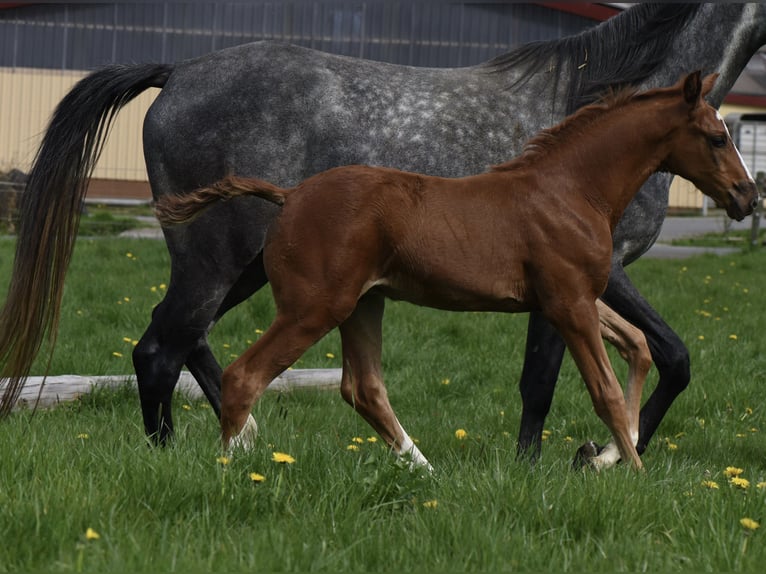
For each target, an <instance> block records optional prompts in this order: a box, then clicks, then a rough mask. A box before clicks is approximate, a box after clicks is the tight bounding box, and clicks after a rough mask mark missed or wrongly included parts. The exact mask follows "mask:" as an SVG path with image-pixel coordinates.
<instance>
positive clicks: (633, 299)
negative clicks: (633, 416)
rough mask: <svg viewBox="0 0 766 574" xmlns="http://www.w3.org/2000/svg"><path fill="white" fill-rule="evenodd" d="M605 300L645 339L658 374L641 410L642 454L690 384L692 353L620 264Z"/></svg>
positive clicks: (614, 270) (609, 285) (640, 436)
mask: <svg viewBox="0 0 766 574" xmlns="http://www.w3.org/2000/svg"><path fill="white" fill-rule="evenodd" d="M602 299H603V300H604V302H605V303H607V304H608V305H609V306H610V307H611V308H612V309H614V311H615V312H617V313H618V314H619V315H620V316H622V317H623V318H624V319H625V320H627V321H629V322H630V323H632V324H633V325H634V326H635V327H637V328H638V329H640V330H641V331H642V332H643V333H644V335H645V336H646V341H647V343H648V345H649V350H650V351H651V353H652V361H654V365H655V367H656V368H657V372H658V373H659V380H658V382H657V386H656V388H655V389H654V391H653V392H652V394H651V396H650V397H649V399H648V400H647V401H646V403H645V404H644V407H643V408H642V409H641V415H640V418H639V432H638V443H637V445H636V448H637V450H638V452H639V453H643V452H644V450H646V446H647V444H648V443H649V441H650V440H651V438H652V436H653V435H654V433H655V432H656V431H657V427H658V426H659V424H660V422H661V421H662V418H663V417H664V416H665V413H667V411H668V409H669V408H670V405H671V404H672V403H673V401H674V400H675V398H676V397H677V396H678V395H679V394H680V393H681V392H682V391H683V390H684V389H685V388H686V387H687V386H688V385H689V380H690V379H691V374H690V370H689V351H688V350H687V348H686V346H685V345H684V343H683V341H682V340H681V339H680V338H679V337H678V335H677V334H676V333H675V332H674V331H673V330H672V329H671V328H670V327H669V326H668V324H667V323H666V322H665V321H664V320H663V319H662V317H660V315H659V314H658V313H657V311H655V310H654V309H653V308H652V307H651V305H649V303H648V302H647V301H646V299H644V298H643V297H642V296H641V294H640V293H639V292H638V290H636V288H635V286H634V285H633V283H631V281H630V279H629V278H628V276H627V274H626V273H625V270H624V269H623V267H622V266H621V265H617V264H615V265H613V266H612V269H611V273H610V276H609V283H608V285H607V288H606V291H605V292H604V294H603V295H602Z"/></svg>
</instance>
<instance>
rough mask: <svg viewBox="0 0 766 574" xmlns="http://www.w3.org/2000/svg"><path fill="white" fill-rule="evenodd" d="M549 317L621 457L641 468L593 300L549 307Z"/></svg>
mask: <svg viewBox="0 0 766 574" xmlns="http://www.w3.org/2000/svg"><path fill="white" fill-rule="evenodd" d="M552 318H553V322H554V324H555V325H556V327H557V328H558V330H559V332H560V333H561V335H562V336H563V337H564V340H565V341H566V343H567V348H568V349H569V352H570V353H571V354H572V358H573V359H574V361H575V363H576V364H577V367H578V369H579V370H580V373H581V374H582V377H583V379H584V380H585V384H586V386H587V388H588V392H589V393H590V396H591V400H592V401H593V407H594V409H595V411H596V414H597V415H598V416H599V418H600V419H601V420H602V421H604V423H605V424H606V426H607V427H608V428H609V430H610V432H611V433H612V437H613V439H614V441H615V443H616V444H617V448H618V449H619V451H620V455H621V456H622V458H623V460H627V461H630V463H631V465H632V466H633V467H634V468H636V469H641V468H643V464H642V462H641V458H640V457H639V456H638V453H637V452H636V448H635V446H634V445H633V441H632V440H631V436H630V425H629V419H628V413H627V409H626V406H625V399H624V397H623V395H622V389H621V388H620V384H619V383H618V381H617V377H616V376H615V374H614V371H613V370H612V365H611V363H610V362H609V357H608V355H607V354H606V349H605V348H604V342H603V340H602V338H601V329H600V322H599V315H598V310H597V308H596V304H595V301H594V302H590V301H587V300H580V301H577V302H575V303H574V304H572V305H567V306H566V308H563V307H559V308H558V309H557V310H553V315H552ZM594 462H596V464H598V462H597V461H594ZM597 468H600V467H598V466H597Z"/></svg>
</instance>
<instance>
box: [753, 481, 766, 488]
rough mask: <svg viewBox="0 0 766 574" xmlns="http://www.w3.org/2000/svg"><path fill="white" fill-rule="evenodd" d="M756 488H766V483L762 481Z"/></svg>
mask: <svg viewBox="0 0 766 574" xmlns="http://www.w3.org/2000/svg"><path fill="white" fill-rule="evenodd" d="M755 487H756V488H766V481H761V482H759V483H758V484H756V485H755Z"/></svg>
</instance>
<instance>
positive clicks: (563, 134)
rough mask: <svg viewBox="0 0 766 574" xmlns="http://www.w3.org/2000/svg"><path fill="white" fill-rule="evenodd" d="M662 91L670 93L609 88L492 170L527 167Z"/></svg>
mask: <svg viewBox="0 0 766 574" xmlns="http://www.w3.org/2000/svg"><path fill="white" fill-rule="evenodd" d="M661 91H664V92H668V90H666V89H655V90H649V91H644V92H639V91H638V89H637V88H635V87H632V86H628V87H625V88H622V89H619V90H611V89H610V90H608V91H607V92H606V93H605V94H604V95H602V97H601V98H600V99H599V100H597V101H596V102H595V103H592V104H589V105H587V106H585V107H583V108H580V110H578V111H577V112H576V113H574V114H572V115H570V116H569V117H567V118H566V119H565V120H564V121H563V122H561V123H560V124H558V125H555V126H553V127H551V128H548V129H545V130H542V131H541V132H539V133H538V134H537V135H535V136H533V137H532V138H531V139H530V140H529V141H527V143H526V144H525V145H524V149H523V150H522V152H521V155H519V156H517V157H515V158H513V159H511V160H509V161H507V162H505V163H501V164H499V165H494V166H492V168H491V171H511V170H514V169H519V168H522V167H526V166H528V165H529V164H530V163H532V162H533V161H535V160H538V159H539V158H541V157H542V156H543V155H545V154H546V153H547V152H548V151H549V150H551V149H552V148H553V147H554V146H558V145H562V144H563V143H564V142H565V141H566V139H567V138H569V137H577V136H578V135H579V134H581V133H582V132H583V130H585V129H586V128H587V126H589V125H590V124H592V123H593V121H594V120H595V119H596V118H599V117H602V116H603V115H604V114H605V113H608V112H609V111H614V110H618V109H621V108H623V107H625V106H627V105H628V104H630V103H633V102H636V101H640V100H644V99H647V98H651V97H654V96H656V95H657V94H658V93H660V92H661ZM668 93H670V92H668Z"/></svg>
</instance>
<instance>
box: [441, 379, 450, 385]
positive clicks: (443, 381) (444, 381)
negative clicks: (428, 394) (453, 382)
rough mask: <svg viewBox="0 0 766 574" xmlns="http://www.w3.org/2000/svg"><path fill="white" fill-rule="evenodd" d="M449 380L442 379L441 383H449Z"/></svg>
mask: <svg viewBox="0 0 766 574" xmlns="http://www.w3.org/2000/svg"><path fill="white" fill-rule="evenodd" d="M449 383H450V380H449V379H442V385H449Z"/></svg>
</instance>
